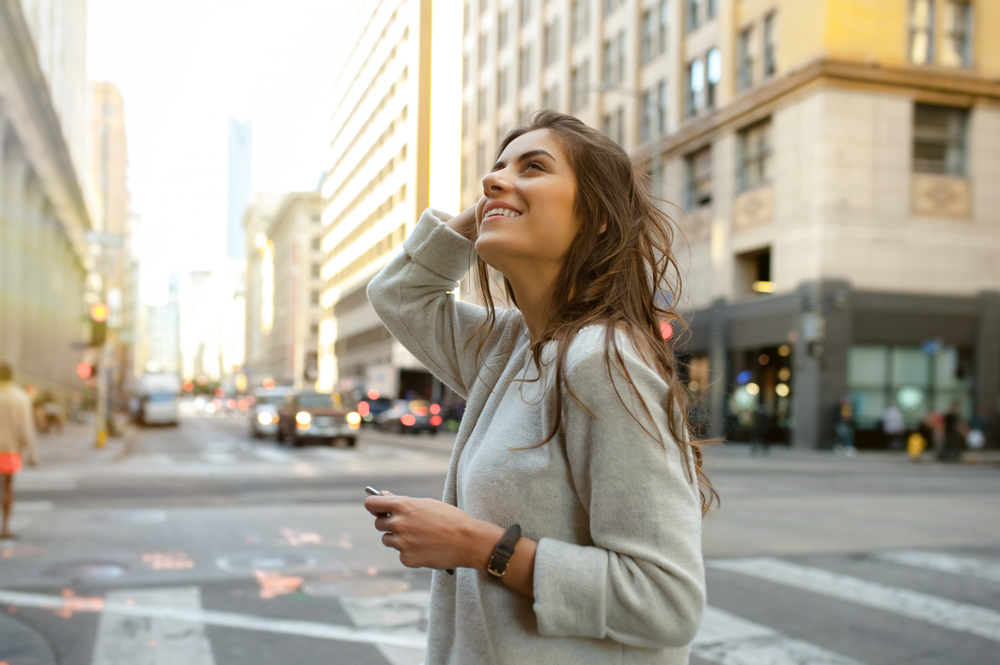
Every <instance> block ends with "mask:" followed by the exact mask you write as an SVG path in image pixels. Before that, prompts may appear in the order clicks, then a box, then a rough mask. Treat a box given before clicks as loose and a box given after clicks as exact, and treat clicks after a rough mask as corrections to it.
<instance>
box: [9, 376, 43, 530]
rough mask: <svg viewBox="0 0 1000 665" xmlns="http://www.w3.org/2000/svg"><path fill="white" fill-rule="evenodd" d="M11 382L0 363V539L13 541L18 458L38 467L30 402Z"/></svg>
mask: <svg viewBox="0 0 1000 665" xmlns="http://www.w3.org/2000/svg"><path fill="white" fill-rule="evenodd" d="M13 379H14V373H13V371H12V370H11V368H10V365H8V364H7V363H3V362H0V482H2V484H3V520H2V523H0V539H11V538H14V534H13V533H11V531H10V511H11V508H12V507H13V504H14V474H15V473H18V472H19V471H20V470H21V457H22V456H23V455H25V454H26V455H27V458H28V464H29V465H31V466H35V465H36V464H37V463H38V460H37V458H36V457H35V427H34V424H33V423H32V420H33V414H32V410H31V398H30V397H28V394H27V393H25V392H24V391H23V390H21V389H20V388H18V387H17V386H16V385H14V382H13Z"/></svg>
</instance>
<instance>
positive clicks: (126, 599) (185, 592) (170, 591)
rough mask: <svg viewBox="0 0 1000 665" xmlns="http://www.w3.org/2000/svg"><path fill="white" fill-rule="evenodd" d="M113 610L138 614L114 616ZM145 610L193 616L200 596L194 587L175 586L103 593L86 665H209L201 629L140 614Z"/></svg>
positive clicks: (207, 646) (209, 651)
mask: <svg viewBox="0 0 1000 665" xmlns="http://www.w3.org/2000/svg"><path fill="white" fill-rule="evenodd" d="M119 605H123V606H124V607H128V608H135V609H137V610H138V612H128V613H121V612H118V611H116V607H117V606H119ZM146 607H168V608H174V609H177V610H181V611H187V612H190V613H197V612H200V611H201V592H200V591H199V589H198V587H177V588H166V589H121V590H118V591H112V592H110V593H108V595H107V596H106V597H105V610H104V613H103V614H102V615H101V621H100V624H99V626H98V629H97V642H96V644H95V645H94V657H93V659H92V661H91V663H92V665H215V659H214V658H213V656H212V645H211V644H209V642H208V638H207V637H206V636H205V626H204V625H203V624H201V623H198V622H197V621H186V620H184V619H183V618H167V617H156V616H148V615H143V614H141V610H142V608H146Z"/></svg>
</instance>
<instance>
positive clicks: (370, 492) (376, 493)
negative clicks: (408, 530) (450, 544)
mask: <svg viewBox="0 0 1000 665" xmlns="http://www.w3.org/2000/svg"><path fill="white" fill-rule="evenodd" d="M365 492H367V493H368V496H382V492H380V491H379V490H377V489H375V488H374V487H372V486H371V485H369V486H368V487H366V488H365ZM445 572H446V573H448V574H449V575H454V574H455V571H454V570H452V569H451V568H445Z"/></svg>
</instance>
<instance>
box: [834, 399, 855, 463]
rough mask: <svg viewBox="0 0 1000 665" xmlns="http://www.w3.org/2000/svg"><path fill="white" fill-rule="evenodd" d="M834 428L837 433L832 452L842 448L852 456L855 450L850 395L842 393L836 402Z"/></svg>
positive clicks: (852, 410)
mask: <svg viewBox="0 0 1000 665" xmlns="http://www.w3.org/2000/svg"><path fill="white" fill-rule="evenodd" d="M834 430H835V431H836V434H837V443H836V445H835V446H834V452H837V451H839V450H841V449H842V450H843V451H844V454H845V455H847V456H848V457H854V454H855V453H856V452H857V451H856V450H855V449H854V405H853V404H852V403H851V396H850V395H849V394H848V393H844V394H843V395H841V396H840V401H839V402H838V403H837V410H836V411H835V414H834Z"/></svg>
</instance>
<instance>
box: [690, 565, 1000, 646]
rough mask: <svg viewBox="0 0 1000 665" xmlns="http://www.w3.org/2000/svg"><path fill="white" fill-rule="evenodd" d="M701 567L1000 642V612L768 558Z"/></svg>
mask: <svg viewBox="0 0 1000 665" xmlns="http://www.w3.org/2000/svg"><path fill="white" fill-rule="evenodd" d="M706 565H708V566H709V567H711V568H716V569H719V570H729V571H732V572H736V573H740V574H742V575H748V576H750V577H756V578H759V579H763V580H767V581H769V582H774V583H776V584H783V585H785V586H790V587H795V588H798V589H803V590H805V591H811V592H813V593H818V594H821V595H824V596H829V597H831V598H837V599H839V600H846V601H848V602H852V603H857V604H859V605H865V606H868V607H872V608H875V609H879V610H885V611H887V612H892V613H894V614H899V615H902V616H906V617H909V618H911V619H918V620H921V621H926V622H927V623H931V624H934V625H936V626H941V627H942V628H949V629H951V630H957V631H962V632H966V633H971V634H973V635H978V636H980V637H985V638H986V639H989V640H996V641H1000V612H996V611H994V610H991V609H987V608H985V607H978V606H976V605H968V604H966V603H959V602H956V601H953V600H948V599H946V598H939V597H937V596H932V595H930V594H927V593H921V592H919V591H910V590H909V589H900V588H897V587H892V586H888V585H885V584H879V583H878V582H870V581H868V580H862V579H859V578H856V577H851V576H848V575H841V574H838V573H832V572H830V571H827V570H822V569H820V568H811V567H808V566H800V565H798V564H794V563H788V562H787V561H781V560H778V559H771V558H767V557H761V558H750V559H715V560H711V561H707V562H706Z"/></svg>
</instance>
